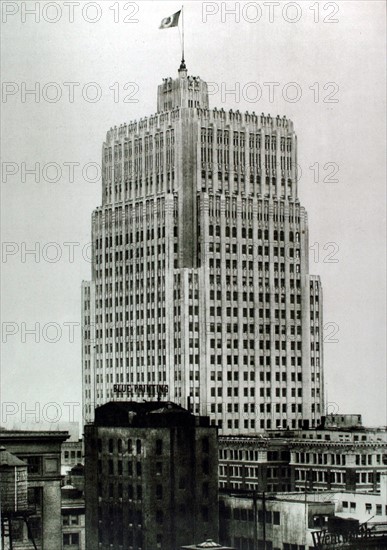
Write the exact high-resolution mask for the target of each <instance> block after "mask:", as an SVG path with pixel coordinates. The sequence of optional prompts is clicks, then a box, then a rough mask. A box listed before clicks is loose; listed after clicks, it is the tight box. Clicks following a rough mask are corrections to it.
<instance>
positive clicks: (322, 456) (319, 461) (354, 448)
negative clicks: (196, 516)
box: [219, 428, 387, 493]
mask: <svg viewBox="0 0 387 550" xmlns="http://www.w3.org/2000/svg"><path fill="white" fill-rule="evenodd" d="M386 439H387V431H386V430H384V429H365V428H363V429H353V430H343V429H330V430H297V431H287V432H275V431H273V432H267V433H266V434H265V436H263V435H258V436H239V437H236V436H235V437H234V436H222V437H220V439H219V486H220V489H221V490H223V489H228V490H231V489H239V490H244V491H260V492H263V491H266V492H269V493H277V492H285V491H286V492H291V491H298V492H308V491H309V492H311V491H353V492H358V491H360V492H369V493H377V492H380V477H381V474H382V473H383V472H386V470H387V441H386Z"/></svg>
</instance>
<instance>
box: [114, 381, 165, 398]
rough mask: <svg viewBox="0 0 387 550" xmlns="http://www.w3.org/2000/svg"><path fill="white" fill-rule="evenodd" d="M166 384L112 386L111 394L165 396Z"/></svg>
mask: <svg viewBox="0 0 387 550" xmlns="http://www.w3.org/2000/svg"><path fill="white" fill-rule="evenodd" d="M168 389H169V388H168V385H167V384H114V385H113V392H114V393H117V394H126V395H131V396H133V395H136V396H143V395H148V396H155V397H156V396H159V395H160V396H161V395H162V396H166V395H168Z"/></svg>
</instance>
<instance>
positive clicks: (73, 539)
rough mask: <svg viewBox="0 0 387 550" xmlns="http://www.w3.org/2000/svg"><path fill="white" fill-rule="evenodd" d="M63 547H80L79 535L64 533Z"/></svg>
mask: <svg viewBox="0 0 387 550" xmlns="http://www.w3.org/2000/svg"><path fill="white" fill-rule="evenodd" d="M63 546H77V547H79V533H64V535H63Z"/></svg>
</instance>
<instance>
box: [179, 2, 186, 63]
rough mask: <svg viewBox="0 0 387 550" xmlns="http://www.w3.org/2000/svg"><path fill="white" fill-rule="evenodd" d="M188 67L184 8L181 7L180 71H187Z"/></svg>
mask: <svg viewBox="0 0 387 550" xmlns="http://www.w3.org/2000/svg"><path fill="white" fill-rule="evenodd" d="M186 70H187V67H186V64H185V59H184V6H181V63H180V68H179V71H186Z"/></svg>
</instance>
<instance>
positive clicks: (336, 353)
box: [1, 0, 387, 425]
mask: <svg viewBox="0 0 387 550" xmlns="http://www.w3.org/2000/svg"><path fill="white" fill-rule="evenodd" d="M66 4H68V3H66V2H65V3H59V2H50V3H49V5H47V3H46V2H40V3H37V6H38V12H37V14H36V15H33V14H27V13H25V11H26V9H27V10H31V9H32V8H33V7H34V6H35V2H18V3H16V2H7V1H4V2H2V10H3V14H2V17H3V25H2V26H3V28H2V54H1V56H2V76H3V96H2V104H1V109H2V127H1V128H2V241H3V256H2V265H1V267H2V293H3V300H2V306H1V314H2V333H3V334H2V377H1V378H2V379H1V398H2V401H3V404H2V422H3V423H4V421H5V420H8V425H12V424H13V423H15V422H17V423H20V422H22V421H24V416H23V414H24V413H25V409H26V408H27V409H34V408H35V410H36V416H37V413H38V412H39V411H40V413H41V416H42V417H43V419H44V418H45V419H46V420H48V419H50V420H54V419H55V418H58V419H59V417H60V419H61V420H62V421H68V420H71V419H72V418H71V415H70V412H69V411H70V406H67V405H65V403H68V402H72V403H79V402H80V400H81V331H80V311H81V300H80V296H81V291H80V287H81V281H82V280H83V279H89V277H90V262H89V253H90V250H89V246H88V243H89V242H90V217H91V212H92V210H93V209H94V208H95V207H96V206H97V205H99V204H100V197H101V182H100V180H98V168H96V167H95V166H96V165H99V163H100V154H101V146H102V142H103V140H104V138H105V134H106V131H107V130H108V129H109V128H110V127H111V126H114V125H119V124H121V123H123V122H128V121H130V120H132V119H135V118H138V117H140V116H144V115H149V114H151V113H153V112H154V111H155V110H156V91H157V85H158V84H159V83H160V82H161V79H162V78H163V77H168V76H173V77H174V76H176V74H177V69H178V66H179V61H180V42H179V34H178V31H177V29H168V30H158V26H159V23H160V21H161V19H162V18H163V17H165V16H169V15H171V14H172V13H174V12H175V11H177V10H178V9H179V8H180V4H179V3H177V2H165V1H163V2H154V1H152V2H144V1H140V2H137V3H134V2H113V1H110V0H107V1H103V2H100V3H96V2H82V1H81V2H73V3H72V6H70V5H66ZM264 4H265V3H264V2H248V3H244V2H228V3H224V2H218V3H216V2H205V3H204V4H202V2H199V1H194V2H185V4H184V6H185V30H186V33H185V38H186V61H187V67H188V72H189V74H192V75H199V76H200V77H201V78H202V79H204V80H206V81H207V82H211V83H213V84H212V85H211V88H210V89H211V92H212V93H211V97H210V103H211V106H212V107H214V106H218V107H223V108H227V109H228V108H233V109H239V110H241V111H242V112H244V111H246V110H250V111H255V112H257V113H261V112H264V113H270V114H271V115H277V114H280V115H281V116H283V115H286V116H287V117H288V118H291V119H292V120H293V121H294V124H295V129H296V132H297V135H298V162H299V165H300V167H301V170H302V176H301V179H300V183H299V196H300V200H301V203H302V204H303V205H304V206H305V207H306V208H307V211H308V214H309V228H310V245H311V247H312V250H311V252H310V271H311V273H314V274H319V275H320V276H321V278H322V284H323V290H324V323H326V324H327V325H326V330H325V337H326V340H327V341H326V344H325V347H324V351H325V379H326V386H327V392H328V396H327V397H328V403H329V405H328V411H329V412H338V411H339V412H343V413H362V414H363V418H364V421H365V423H367V424H369V425H380V424H383V423H386V422H387V420H386V367H385V199H386V197H385V145H386V143H385V69H386V67H385V46H386V43H385V42H386V40H385V36H386V35H385V3H384V2H383V1H369V0H367V1H364V2H363V1H358V0H357V1H355V2H351V1H340V2H336V3H334V2H319V3H318V4H317V3H316V2H309V1H303V2H290V3H289V2H281V3H280V5H276V3H275V2H274V3H269V4H271V7H270V6H269V5H264ZM266 4H267V3H266ZM317 7H318V8H317ZM231 8H234V11H235V10H236V13H234V14H232V13H228V14H227V13H226V11H227V10H230V9H231ZM311 8H312V9H311ZM72 11H73V22H70V19H71V18H72V15H71V12H72ZM14 12H16V13H14ZM37 19H38V20H37ZM124 19H126V22H125V21H124ZM93 20H94V21H95V22H92V21H93ZM136 20H137V22H136ZM334 20H337V22H332V21H334ZM291 21H293V22H291ZM71 83H73V84H71ZM93 83H94V84H93ZM265 83H266V84H265ZM269 83H276V84H272V85H269ZM35 87H36V90H37V96H34V95H32V94H28V93H26V92H27V91H28V90H32V89H34V88H35ZM230 90H234V93H233V94H232V93H227V92H230ZM259 92H261V94H259ZM270 92H271V93H270ZM259 95H260V97H259ZM99 96H100V97H99ZM94 99H95V101H94ZM133 100H135V101H133ZM36 163H39V166H38V174H37V175H34V174H31V173H28V172H26V170H27V171H28V170H31V169H32V168H34V166H35V164H36ZM72 163H74V164H72ZM310 167H313V168H310ZM72 172H73V173H72ZM334 172H335V173H334ZM55 179H58V181H56V182H55V181H54V180H55ZM324 179H325V181H324ZM36 180H38V181H36ZM331 180H337V181H331ZM66 243H67V244H66ZM69 243H77V245H76V244H69ZM329 243H333V244H329ZM324 247H325V248H324ZM32 249H35V250H36V251H37V254H36V256H34V255H32V254H26V250H32ZM329 260H331V261H329ZM332 260H337V261H336V262H332ZM36 324H37V325H36ZM35 325H36V327H35ZM34 327H35V328H37V333H36V334H35V335H34V334H29V333H28V332H26V331H28V330H31V329H33V328H34ZM71 329H73V331H74V335H73V337H72V334H71ZM333 333H335V334H333ZM332 340H336V342H334V341H332ZM52 402H53V403H57V405H55V406H54V405H49V404H50V403H52ZM36 403H37V405H36ZM75 411H76V412H79V411H80V407H79V406H76V407H75ZM7 412H8V413H9V414H8V417H7V418H6V413H7ZM34 419H35V417H34V415H33V414H30V415H27V417H26V420H27V421H30V422H31V421H33V420H34Z"/></svg>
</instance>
